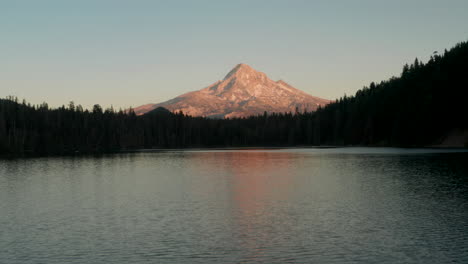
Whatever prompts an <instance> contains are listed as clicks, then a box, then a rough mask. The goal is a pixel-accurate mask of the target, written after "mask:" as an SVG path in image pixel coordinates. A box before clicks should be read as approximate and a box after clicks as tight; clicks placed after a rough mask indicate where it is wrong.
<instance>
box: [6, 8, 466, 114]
mask: <svg viewBox="0 0 468 264" xmlns="http://www.w3.org/2000/svg"><path fill="white" fill-rule="evenodd" d="M467 14H468V1H466V0H460V1H458V0H446V1H441V0H439V1H432V0H419V1H416V0H414V1H411V0H392V1H388V0H365V1H364V0H363V1H358V0H356V1H348V0H342V1H337V0H326V1H313V0H309V1H307V0H304V1H300V0H283V1H274V0H265V1H261V0H245V1H244V0H236V1H233V0H229V1H223V0H213V1H205V0H193V1H177V0H171V1H169V0H167V1H157V0H154V1H149V0H148V1H144V0H134V1H132V0H126V1H123V0H77V1H72V0H57V1H49V0H41V1H36V0H30V1H25V0H14V1H13V0H0V97H5V96H7V95H16V96H18V97H20V99H23V98H25V99H26V100H28V101H30V102H32V103H34V104H37V103H41V102H43V101H46V102H48V103H49V104H50V105H52V106H59V105H62V104H68V102H69V101H74V102H75V103H76V104H82V105H83V106H85V107H90V106H91V105H93V104H95V103H99V104H101V105H102V106H104V107H107V106H110V105H113V106H114V107H116V108H119V107H122V108H125V107H128V106H138V105H141V104H145V103H157V102H161V101H164V100H167V99H170V98H172V97H175V96H177V95H179V94H181V93H184V92H187V91H191V90H198V89H201V88H203V87H206V86H207V85H209V84H211V83H213V82H214V81H216V80H219V79H222V78H223V77H224V75H225V74H226V73H227V72H228V71H229V70H230V69H231V68H233V67H234V66H235V65H236V64H238V63H241V62H242V63H246V64H249V65H250V66H252V67H253V68H255V69H257V70H260V71H263V72H265V73H266V74H267V75H268V76H269V77H271V78H272V79H274V80H277V79H283V80H285V81H287V82H289V83H290V84H292V85H293V86H295V87H296V88H298V89H301V90H304V91H306V92H308V93H310V94H312V95H316V96H320V97H324V98H328V99H334V98H337V97H340V96H342V95H344V94H345V93H346V94H354V93H355V92H356V91H357V90H358V89H360V88H362V86H364V85H367V84H369V82H371V81H381V80H383V79H387V78H389V77H391V76H393V75H398V74H400V72H401V68H402V66H403V64H404V63H406V62H412V61H413V60H414V58H415V57H418V58H421V59H422V60H423V61H426V60H427V59H428V57H429V55H430V54H432V52H433V51H436V50H437V51H439V52H440V51H443V49H444V48H447V49H448V48H450V47H452V46H453V45H454V44H456V43H457V42H460V41H465V40H468V15H467Z"/></svg>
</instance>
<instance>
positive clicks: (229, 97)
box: [134, 64, 330, 118]
mask: <svg viewBox="0 0 468 264" xmlns="http://www.w3.org/2000/svg"><path fill="white" fill-rule="evenodd" d="M328 103H330V100H326V99H322V98H318V97H315V96H312V95H309V94H307V93H305V92H303V91H301V90H298V89H296V88H294V87H292V86H291V85H289V84H287V83H286V82H284V81H282V80H279V81H276V82H275V81H273V80H270V79H269V78H268V77H267V76H266V74H264V73H263V72H258V71H256V70H254V69H252V68H251V67H250V66H248V65H246V64H238V65H237V66H236V67H234V69H232V70H231V71H230V72H229V73H228V74H227V75H226V77H224V79H223V80H221V81H217V82H215V83H213V84H212V85H210V86H208V87H206V88H204V89H201V90H198V91H193V92H189V93H186V94H183V95H180V96H178V97H176V98H174V99H171V100H168V101H165V102H162V103H159V104H147V105H142V106H139V107H137V108H135V109H134V111H135V113H136V114H138V115H142V114H145V113H147V112H149V111H151V110H153V109H155V108H158V107H164V108H167V109H169V110H170V111H172V112H179V111H183V112H184V113H185V114H188V115H192V116H206V117H212V118H231V117H246V116H250V115H257V114H263V113H264V112H265V111H266V112H269V113H272V112H277V113H278V112H293V113H294V112H295V111H296V109H299V111H301V112H302V111H305V110H306V111H315V110H316V109H317V108H318V107H319V106H324V105H326V104H328Z"/></svg>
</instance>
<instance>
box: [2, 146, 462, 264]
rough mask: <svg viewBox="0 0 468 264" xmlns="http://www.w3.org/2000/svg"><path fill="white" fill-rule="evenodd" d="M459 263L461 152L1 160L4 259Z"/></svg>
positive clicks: (319, 151) (327, 151)
mask: <svg viewBox="0 0 468 264" xmlns="http://www.w3.org/2000/svg"><path fill="white" fill-rule="evenodd" d="M448 262H453V263H468V153H466V151H464V150H444V149H395V148H333V149H279V150H261V149H259V150H213V151H203V150H199V151H160V152H157V151H156V152H142V153H127V154H114V155H105V156H99V157H89V156H86V157H50V158H31V159H17V160H0V263H448Z"/></svg>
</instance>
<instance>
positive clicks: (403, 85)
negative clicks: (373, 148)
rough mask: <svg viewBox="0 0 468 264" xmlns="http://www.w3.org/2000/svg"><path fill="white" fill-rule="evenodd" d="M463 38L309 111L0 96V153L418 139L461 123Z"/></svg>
mask: <svg viewBox="0 0 468 264" xmlns="http://www.w3.org/2000/svg"><path fill="white" fill-rule="evenodd" d="M467 103H468V43H467V42H463V43H460V44H458V45H456V46H455V47H454V48H452V49H451V50H450V51H445V52H444V53H443V54H437V53H434V54H433V55H432V56H431V58H430V60H429V61H428V62H426V63H423V62H420V61H419V60H418V59H416V60H415V61H414V63H412V64H411V65H405V66H404V67H403V71H402V73H401V76H400V77H398V78H397V77H394V78H391V79H390V80H387V81H382V82H381V83H377V84H376V83H371V84H370V85H369V86H368V87H364V88H363V89H361V90H359V91H358V92H357V93H356V94H355V95H354V96H350V97H347V96H344V97H342V98H340V99H339V100H337V101H336V102H335V103H332V104H330V105H327V106H326V107H324V108H319V109H318V110H317V111H316V112H313V113H299V112H296V113H278V114H267V113H265V114H264V115H260V116H252V117H248V118H236V119H207V118H202V117H190V116H186V115H184V114H183V113H176V114H172V113H170V112H167V111H164V110H162V109H157V110H155V111H152V112H150V113H148V114H146V115H143V116H136V115H135V113H134V112H132V111H129V112H124V111H122V110H120V111H115V110H114V109H112V108H110V109H105V110H104V109H102V108H101V106H99V105H95V106H94V107H93V109H91V110H86V109H83V107H81V106H75V105H74V103H70V104H69V105H68V106H62V107H59V108H53V109H52V108H49V107H48V105H47V104H45V103H44V104H42V105H30V104H28V103H26V102H25V101H23V102H19V101H18V99H17V98H14V97H9V98H6V99H0V154H1V155H13V156H14V155H29V154H31V155H61V154H73V153H102V152H116V151H122V150H132V149H142V148H187V147H240V146H298V145H317V146H318V145H377V146H425V145H430V144H435V143H438V142H439V141H440V140H441V139H442V138H443V137H444V136H446V135H447V134H448V133H449V132H451V131H453V130H454V129H461V130H466V129H468V104H467Z"/></svg>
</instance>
